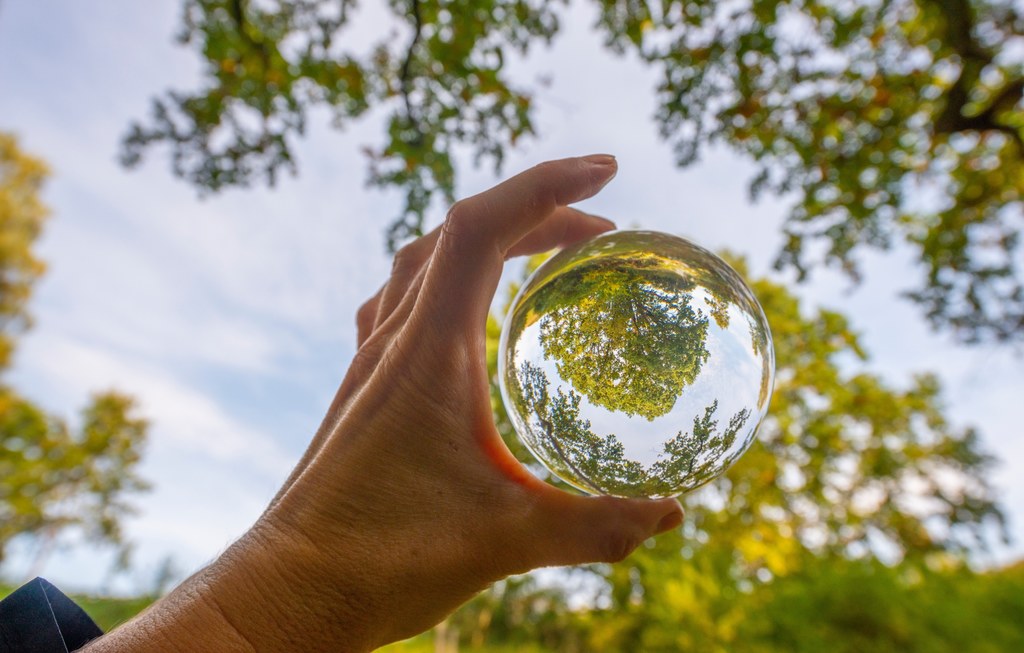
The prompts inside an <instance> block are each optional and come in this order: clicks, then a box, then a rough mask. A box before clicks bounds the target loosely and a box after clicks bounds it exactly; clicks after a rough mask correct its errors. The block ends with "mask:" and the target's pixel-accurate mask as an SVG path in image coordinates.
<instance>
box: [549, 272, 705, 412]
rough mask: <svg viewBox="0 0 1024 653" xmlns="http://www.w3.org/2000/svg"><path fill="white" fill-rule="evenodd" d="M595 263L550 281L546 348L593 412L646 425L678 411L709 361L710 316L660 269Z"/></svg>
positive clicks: (673, 277) (675, 276)
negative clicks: (618, 414)
mask: <svg viewBox="0 0 1024 653" xmlns="http://www.w3.org/2000/svg"><path fill="white" fill-rule="evenodd" d="M632 263H633V265H635V266H637V267H633V268H627V267H626V266H624V265H617V264H616V261H611V260H597V261H593V262H590V263H587V264H583V265H580V266H579V267H577V268H573V269H572V270H569V271H568V272H566V273H564V274H563V275H561V276H559V277H558V278H557V279H553V280H552V281H551V285H552V289H551V290H549V291H548V292H547V296H548V297H550V298H551V300H552V301H551V303H553V304H556V305H548V306H545V307H538V309H537V310H538V311H540V312H542V313H543V315H544V317H542V318H541V322H540V340H541V344H542V346H543V348H544V354H545V356H546V357H552V358H554V359H555V360H556V361H557V363H556V365H557V368H558V372H559V374H560V375H561V376H562V378H564V379H567V380H569V381H571V382H572V385H573V387H574V388H576V390H577V391H578V392H579V393H581V394H582V395H584V396H585V397H587V399H588V400H589V401H590V402H591V403H594V404H597V405H599V406H604V407H605V408H608V409H609V410H612V411H622V412H624V413H626V414H627V415H630V416H633V415H641V416H643V417H644V418H646V419H648V420H653V419H654V418H656V417H659V416H661V415H664V414H665V413H668V412H669V411H671V410H672V407H673V406H675V403H676V400H677V399H678V398H679V395H680V393H681V392H682V391H683V388H685V387H686V386H688V385H690V384H692V383H693V381H694V380H695V379H696V378H697V376H698V375H699V374H700V370H701V367H702V366H703V364H704V363H705V362H707V359H708V355H709V354H708V351H707V348H706V347H705V341H706V340H707V331H708V316H707V315H705V314H704V313H703V311H701V309H700V308H697V307H695V306H691V301H690V300H691V295H690V294H689V292H688V291H689V290H691V288H687V287H685V286H684V285H683V284H682V283H681V282H680V277H679V275H678V274H674V273H661V274H659V271H658V270H657V269H656V263H655V262H652V263H650V264H649V267H650V268H651V269H640V267H639V266H641V265H642V264H643V263H644V261H642V260H639V259H634V260H633V261H632Z"/></svg>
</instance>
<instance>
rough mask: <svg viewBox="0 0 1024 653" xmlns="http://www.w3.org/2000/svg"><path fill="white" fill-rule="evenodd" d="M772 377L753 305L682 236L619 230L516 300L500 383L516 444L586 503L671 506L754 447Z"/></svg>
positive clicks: (565, 254) (577, 252)
mask: <svg viewBox="0 0 1024 653" xmlns="http://www.w3.org/2000/svg"><path fill="white" fill-rule="evenodd" d="M774 374H775V354H774V350H773V349H772V338H771V333H770V332H769V330H768V323H767V321H766V320H765V317H764V312H763V311H762V310H761V306H760V304H758V303H757V300H756V299H755V298H754V295H753V293H752V292H751V291H750V288H749V287H747V285H746V284H745V283H744V282H743V280H742V279H741V278H740V276H739V275H738V274H737V273H736V271H735V270H733V269H732V268H731V267H729V265H728V264H726V263H725V261H723V260H722V259H720V258H719V257H717V256H715V255H714V254H712V253H711V252H709V251H707V250H705V249H703V248H702V247H699V246H697V245H695V244H693V243H691V242H689V241H687V240H685V239H683V238H678V237H676V236H671V235H669V234H664V233H657V232H653V231H614V232H610V233H606V234H603V235H601V236H598V237H596V238H594V239H592V240H590V241H587V242H584V243H581V244H578V245H575V246H573V247H569V248H566V249H564V250H562V251H561V252H559V253H558V254H556V255H555V256H553V257H552V258H550V259H548V260H547V261H546V262H545V263H544V264H543V265H541V266H540V267H539V268H538V269H537V271H536V272H534V274H533V275H532V276H531V277H530V278H529V280H527V282H526V283H525V284H524V285H523V287H522V289H521V290H520V291H519V294H518V295H517V296H516V298H515V299H514V300H513V302H512V306H511V308H510V309H509V313H508V316H507V318H506V319H505V324H504V328H503V330H502V334H501V344H500V349H499V353H498V378H499V382H500V385H501V394H502V398H503V399H504V402H505V408H506V410H507V412H508V415H509V418H510V419H511V421H512V424H513V426H514V427H515V430H516V432H517V433H518V435H519V438H520V439H521V440H522V442H523V444H525V445H526V447H527V448H528V449H529V450H530V451H531V452H532V453H533V455H534V456H536V457H537V459H538V460H539V461H540V462H542V463H543V464H544V466H545V467H547V468H548V469H549V470H550V471H551V472H552V473H554V474H555V475H556V476H558V477H559V478H561V479H562V480H563V481H565V482H566V483H569V484H570V485H573V486H575V487H577V488H579V489H580V490H583V491H584V492H588V493H591V494H610V495H614V496H625V497H666V496H675V495H678V494H682V493H684V492H687V491H690V490H693V489H694V488H697V487H699V486H701V485H703V484H705V483H707V482H708V481H710V480H712V479H714V478H716V477H717V476H719V475H720V474H722V473H723V472H725V470H726V469H728V468H729V466H730V465H732V463H733V462H735V461H736V459H737V458H739V457H740V455H741V454H743V452H744V451H746V450H747V448H748V447H749V446H750V444H751V443H752V442H753V440H754V434H755V432H756V431H757V426H758V424H759V423H760V422H761V419H762V418H763V417H764V415H765V411H766V410H767V407H768V399H769V397H770V396H771V392H772V383H773V377H774Z"/></svg>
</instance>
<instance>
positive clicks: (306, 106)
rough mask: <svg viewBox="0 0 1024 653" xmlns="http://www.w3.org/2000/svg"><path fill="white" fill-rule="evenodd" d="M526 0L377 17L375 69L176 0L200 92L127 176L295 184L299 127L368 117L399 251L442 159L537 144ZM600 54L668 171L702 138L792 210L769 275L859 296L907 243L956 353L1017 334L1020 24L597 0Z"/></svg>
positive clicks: (541, 15) (159, 126) (259, 24)
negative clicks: (146, 163) (640, 100)
mask: <svg viewBox="0 0 1024 653" xmlns="http://www.w3.org/2000/svg"><path fill="white" fill-rule="evenodd" d="M561 4H563V3H546V2H540V1H537V0H474V1H472V2H459V3H455V2H451V1H449V0H392V1H391V2H389V3H388V6H389V8H390V9H391V12H392V15H393V20H394V21H395V24H396V25H398V26H400V27H401V30H400V31H399V32H392V33H390V34H387V35H382V37H381V38H380V39H379V40H378V41H377V42H376V43H375V44H374V45H373V46H372V47H371V48H369V49H368V50H361V51H356V50H355V49H350V48H348V47H346V46H347V37H348V36H349V34H350V31H351V30H352V29H357V27H356V25H357V24H358V17H357V16H356V15H355V14H356V12H355V11H354V5H355V3H353V2H349V1H346V0H290V1H289V0H273V1H271V2H259V3H255V2H251V1H250V0H184V7H185V13H184V25H185V28H184V31H183V33H182V41H183V42H184V43H185V44H188V45H191V46H192V47H195V48H196V49H197V50H198V51H199V53H200V56H201V58H202V59H203V61H204V62H205V79H204V84H203V86H202V87H201V88H200V89H198V90H196V91H193V92H189V93H181V92H175V91H171V92H168V93H167V94H166V95H165V96H164V97H162V98H158V99H156V100H154V103H153V110H152V115H151V118H150V119H149V121H148V122H147V123H136V124H134V125H133V126H132V127H131V129H130V130H129V132H128V134H127V136H126V138H125V140H124V150H123V154H122V159H123V161H124V163H125V164H126V165H136V164H137V163H138V162H139V161H140V160H141V157H142V156H143V153H144V152H145V151H146V150H147V149H148V148H149V147H150V146H151V145H154V144H157V143H166V144H167V145H169V146H170V149H171V159H172V166H173V169H174V171H175V173H176V174H177V175H178V176H180V177H183V178H185V179H187V180H189V181H190V182H191V183H193V184H194V185H195V186H196V187H197V188H199V189H200V190H201V191H203V192H210V191H218V190H221V189H224V188H227V187H231V186H247V185H250V184H252V183H257V182H263V181H265V182H267V183H271V184H272V183H274V181H275V179H276V178H277V176H278V175H279V174H280V172H281V171H290V172H293V173H294V172H295V171H296V169H297V164H296V162H295V160H294V157H293V149H292V147H293V141H294V139H295V138H297V137H299V136H301V134H302V132H303V130H304V128H305V124H306V118H307V112H308V111H309V110H310V109H311V108H313V107H317V106H324V107H327V108H328V109H329V110H330V112H331V113H332V115H333V118H334V123H335V125H336V126H337V127H339V128H341V127H345V126H348V125H349V124H352V123H353V122H355V121H356V120H357V119H358V118H359V117H360V116H362V115H363V114H365V113H366V112H367V111H369V110H370V109H371V108H379V109H381V110H382V111H383V112H384V114H385V115H386V116H387V118H386V124H387V132H386V134H384V135H383V140H382V141H381V142H380V143H379V144H378V145H372V146H369V147H367V149H366V153H367V157H368V169H369V178H368V181H369V183H370V184H371V185H373V186H378V187H383V188H397V189H400V190H401V191H402V193H403V194H404V197H405V204H404V207H403V209H402V212H401V215H400V216H398V219H397V220H396V221H395V222H393V223H392V224H391V226H390V227H389V228H388V242H389V246H390V247H391V248H392V249H395V248H396V247H397V246H398V245H399V244H400V243H401V242H403V241H405V240H408V239H409V238H412V237H414V236H416V235H418V234H419V233H420V231H421V227H422V224H423V219H424V215H425V213H426V211H427V210H428V209H429V208H430V206H431V203H432V202H433V201H435V200H436V199H437V198H438V197H440V198H441V199H442V200H443V201H444V202H447V203H451V202H452V201H453V200H454V188H455V179H456V167H455V159H454V158H453V154H454V152H456V151H460V150H464V151H468V152H470V153H472V157H473V160H474V161H475V163H476V164H480V163H488V164H491V165H493V166H494V167H495V169H496V170H499V169H500V166H501V162H502V160H503V158H504V155H505V152H506V150H507V148H509V147H513V146H515V145H516V143H517V142H518V141H519V140H520V139H521V138H522V137H524V136H528V135H532V134H533V133H534V125H533V109H534V106H533V98H532V89H530V88H527V87H518V86H516V85H514V84H512V83H511V81H510V80H509V78H508V75H507V73H506V70H505V61H506V59H507V57H508V55H509V54H510V52H518V53H525V52H527V51H528V50H529V48H530V47H531V46H532V45H534V44H537V43H547V42H549V41H550V40H551V39H552V38H554V37H555V36H556V35H557V32H558V27H559V11H560V5H561ZM596 5H597V8H598V18H597V24H596V27H597V29H598V30H599V31H600V32H601V33H602V34H603V36H604V40H605V44H606V45H607V47H608V48H610V49H611V50H612V51H614V52H618V53H626V52H630V51H632V52H635V53H636V54H637V55H639V57H640V59H641V60H642V61H644V62H646V64H647V65H649V66H651V67H654V68H655V69H657V70H659V71H660V74H661V78H662V79H661V83H660V84H659V86H658V89H657V97H658V102H659V109H658V111H657V114H656V121H657V123H658V124H659V126H660V128H661V131H662V133H663V134H664V136H665V139H666V140H667V141H668V142H669V143H670V144H671V145H672V147H673V148H674V149H675V152H676V158H677V161H678V163H679V165H681V166H686V165H691V164H693V163H694V162H696V161H697V160H698V158H699V155H700V153H701V151H702V149H703V148H704V147H705V146H706V145H708V144H712V143H721V144H726V145H728V146H729V147H731V148H732V149H734V150H735V151H737V152H739V153H741V154H743V155H744V156H747V157H749V158H750V159H752V160H753V161H754V162H756V163H757V165H758V167H759V172H758V173H757V174H756V176H755V177H754V179H752V180H751V193H752V195H753V196H755V197H756V196H758V195H759V194H761V193H764V192H772V193H776V194H781V195H786V196H789V197H792V199H793V206H792V210H791V212H790V214H789V217H788V220H787V223H786V226H785V231H786V236H787V241H786V245H785V247H784V248H783V250H782V251H781V252H780V253H779V256H778V265H779V266H780V267H783V268H790V269H793V270H795V271H797V272H798V274H799V275H800V277H801V278H803V277H804V276H806V275H807V274H808V273H809V272H810V271H811V270H812V269H814V268H815V267H818V266H821V265H828V266H833V267H837V268H839V269H841V270H843V271H845V272H846V273H847V274H848V275H850V277H851V278H853V279H858V278H859V276H860V274H861V270H860V264H859V260H860V254H861V252H862V251H863V250H864V249H865V248H881V249H886V248H889V247H891V246H894V245H897V244H905V245H908V246H909V247H910V249H911V251H912V252H913V253H914V256H915V257H916V258H917V259H918V261H919V263H920V264H919V270H920V277H919V279H917V280H916V281H911V282H909V283H908V285H907V287H906V291H907V292H906V296H907V297H908V298H909V299H910V300H912V301H914V302H916V303H918V304H919V305H920V306H921V310H922V311H923V313H924V315H925V317H926V318H927V319H928V320H929V321H930V322H931V323H932V325H933V326H935V327H936V328H938V329H945V330H948V331H949V332H950V333H952V334H953V335H954V336H955V337H957V338H958V339H960V340H962V341H965V342H979V341H1018V342H1019V341H1020V340H1021V338H1022V337H1024V335H1022V334H1024V285H1022V284H1024V279H1022V275H1024V270H1021V257H1020V251H1021V250H1020V249H1019V244H1018V241H1019V238H1018V233H1019V231H1020V228H1021V224H1022V220H1024V199H1022V194H1024V167H1022V166H1024V164H1022V161H1024V140H1022V129H1024V107H1022V104H1021V100H1022V92H1024V61H1022V60H1021V58H1020V56H1019V54H1015V53H1014V51H1013V49H1012V47H1011V45H1010V44H1011V42H1012V41H1013V40H1014V39H1020V38H1021V37H1022V36H1024V19H1022V17H1021V13H1020V11H1019V9H1018V8H1017V7H1016V5H1015V4H1014V3H1013V2H1010V1H1009V0H956V1H955V2H936V1H934V0H895V1H893V2H871V3H849V2H838V1H837V0H801V1H799V2H797V1H795V0H786V1H784V2H778V1H777V0H752V1H751V2H749V3H740V4H722V3H715V2H711V1H710V0H693V1H686V2H682V1H676V0H670V1H665V2H647V1H643V0H629V1H625V2H622V1H612V0H598V1H597V2H596Z"/></svg>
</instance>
